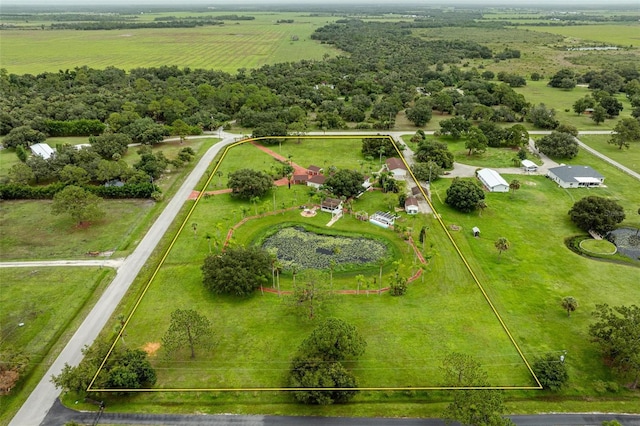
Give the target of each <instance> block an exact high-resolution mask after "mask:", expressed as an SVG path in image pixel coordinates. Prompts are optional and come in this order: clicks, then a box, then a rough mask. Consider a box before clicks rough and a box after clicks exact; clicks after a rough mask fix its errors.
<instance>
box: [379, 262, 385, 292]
mask: <svg viewBox="0 0 640 426" xmlns="http://www.w3.org/2000/svg"><path fill="white" fill-rule="evenodd" d="M384 264H385V261H384V258H382V257H381V258H380V259H378V266H379V267H380V283H379V284H378V285H379V286H380V288H382V268H383V267H384Z"/></svg>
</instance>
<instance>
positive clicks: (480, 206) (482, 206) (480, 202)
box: [476, 200, 487, 217]
mask: <svg viewBox="0 0 640 426" xmlns="http://www.w3.org/2000/svg"><path fill="white" fill-rule="evenodd" d="M476 208H477V209H478V216H480V217H482V212H483V211H484V209H486V208H487V203H486V202H485V201H484V200H478V202H477V203H476Z"/></svg>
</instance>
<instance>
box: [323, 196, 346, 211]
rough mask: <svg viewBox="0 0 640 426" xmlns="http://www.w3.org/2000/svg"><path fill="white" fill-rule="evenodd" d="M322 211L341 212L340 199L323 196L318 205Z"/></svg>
mask: <svg viewBox="0 0 640 426" xmlns="http://www.w3.org/2000/svg"><path fill="white" fill-rule="evenodd" d="M320 210H322V211H323V212H327V213H331V214H336V213H340V212H342V200H339V199H337V198H325V199H324V201H322V204H321V205H320Z"/></svg>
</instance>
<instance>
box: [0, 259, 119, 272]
mask: <svg viewBox="0 0 640 426" xmlns="http://www.w3.org/2000/svg"><path fill="white" fill-rule="evenodd" d="M125 260H126V259H124V258H119V259H103V260H99V259H91V260H29V261H24V262H0V268H35V267H42V266H102V267H105V268H114V269H118V268H120V266H122V265H123V263H124V262H125Z"/></svg>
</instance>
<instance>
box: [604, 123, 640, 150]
mask: <svg viewBox="0 0 640 426" xmlns="http://www.w3.org/2000/svg"><path fill="white" fill-rule="evenodd" d="M613 130H614V133H613V134H612V135H611V139H609V141H608V142H609V143H610V144H612V145H616V146H617V147H618V148H620V149H622V147H625V148H629V142H635V141H639V140H640V122H639V121H638V120H636V119H635V118H623V119H622V120H620V121H618V124H616V127H614V129H613Z"/></svg>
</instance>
